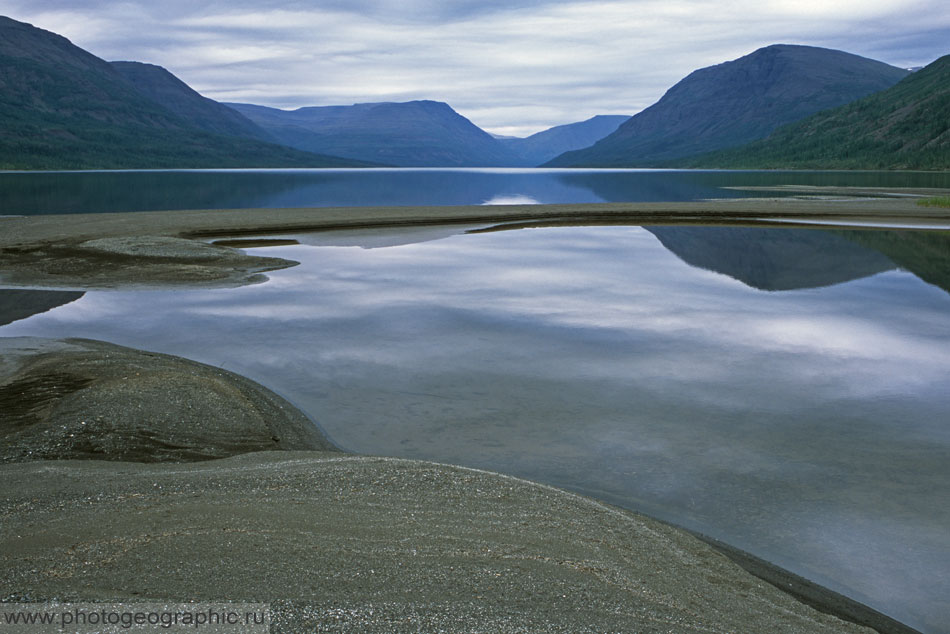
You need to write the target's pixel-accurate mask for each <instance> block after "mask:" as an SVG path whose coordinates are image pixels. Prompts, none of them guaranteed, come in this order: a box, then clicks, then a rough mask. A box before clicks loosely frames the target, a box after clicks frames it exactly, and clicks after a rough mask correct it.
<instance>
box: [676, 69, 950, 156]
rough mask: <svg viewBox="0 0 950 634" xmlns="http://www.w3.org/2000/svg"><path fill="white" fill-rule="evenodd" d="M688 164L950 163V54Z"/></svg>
mask: <svg viewBox="0 0 950 634" xmlns="http://www.w3.org/2000/svg"><path fill="white" fill-rule="evenodd" d="M675 164H676V165H678V166H682V167H722V168H763V169H768V168H802V169H809V168H815V169H950V55H946V56H944V57H941V58H940V59H938V60H937V61H935V62H933V63H932V64H930V65H929V66H926V67H925V68H923V69H921V70H919V71H917V72H916V73H913V74H912V75H910V76H908V77H907V78H906V79H904V80H903V81H901V82H900V83H898V84H896V85H895V86H893V87H891V88H889V89H887V90H885V91H883V92H879V93H876V94H873V95H871V96H869V97H865V98H864V99H861V100H858V101H855V102H853V103H850V104H848V105H846V106H842V107H840V108H835V109H833V110H826V111H823V112H820V113H818V114H815V115H813V116H811V117H809V118H807V119H804V120H802V121H799V122H797V123H793V124H790V125H787V126H785V127H782V128H780V129H778V130H776V131H775V132H774V133H773V134H772V135H771V136H769V137H768V138H766V139H763V140H761V141H756V142H753V143H750V144H748V145H744V146H742V147H738V148H734V149H730V150H725V151H721V152H716V153H710V154H704V155H701V156H696V157H692V158H689V159H686V160H682V161H679V162H676V163H675Z"/></svg>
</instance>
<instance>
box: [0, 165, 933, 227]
mask: <svg viewBox="0 0 950 634" xmlns="http://www.w3.org/2000/svg"><path fill="white" fill-rule="evenodd" d="M775 185H826V186H839V187H841V186H856V187H947V188H950V173H947V172H944V173H939V172H870V171H869V172H840V171H839V172H833V171H832V172H807V171H793V172H782V171H714V170H713V171H710V170H652V169H614V170H597V169H593V170H587V169H539V168H522V169H517V168H484V169H479V168H457V169H442V168H430V169H411V168H392V169H309V170H308V169H296V170H294V169H274V170H138V171H135V170H133V171H102V172H95V171H91V172H26V173H22V172H0V216H2V215H15V214H20V215H33V214H49V213H99V212H117V211H148V210H165V209H229V208H257V207H263V208H275V207H363V206H390V205H479V204H511V203H521V204H526V203H527V204H530V203H596V202H654V201H690V200H698V199H704V198H739V197H744V196H761V195H762V193H761V192H742V191H738V190H729V189H723V188H724V187H741V186H758V187H768V186H775ZM768 195H770V196H771V195H775V194H773V193H769V194H768Z"/></svg>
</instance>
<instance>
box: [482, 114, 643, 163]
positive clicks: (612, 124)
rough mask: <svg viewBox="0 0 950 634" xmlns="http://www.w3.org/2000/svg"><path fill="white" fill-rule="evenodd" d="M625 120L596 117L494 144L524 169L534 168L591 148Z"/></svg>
mask: <svg viewBox="0 0 950 634" xmlns="http://www.w3.org/2000/svg"><path fill="white" fill-rule="evenodd" d="M629 118H630V116H629V115H603V114H602V115H596V116H593V117H591V118H590V119H587V120H586V121H579V122H577V123H567V124H564V125H558V126H554V127H553V128H548V129H547V130H542V131H541V132H538V133H536V134H532V135H531V136H529V137H525V138H517V137H502V138H499V139H498V140H499V141H501V143H502V144H503V145H505V146H506V147H507V148H508V149H509V150H511V151H512V152H513V153H514V154H515V155H516V156H517V157H518V158H519V159H520V160H521V161H522V162H523V163H524V165H530V166H536V165H541V164H542V163H547V162H548V161H550V160H551V159H553V158H555V157H556V156H559V155H561V154H563V153H564V152H569V151H571V150H579V149H581V148H585V147H588V146H590V145H593V144H594V143H596V142H597V141H599V140H601V139H602V138H604V137H605V136H607V135H608V134H611V133H612V132H614V131H615V130H616V129H617V128H618V127H619V126H620V124H622V123H623V122H624V121H626V120H627V119H629ZM496 138H497V137H496Z"/></svg>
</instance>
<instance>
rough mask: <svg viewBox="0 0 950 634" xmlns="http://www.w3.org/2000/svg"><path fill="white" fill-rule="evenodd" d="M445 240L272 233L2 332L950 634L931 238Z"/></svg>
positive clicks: (714, 234) (449, 236) (700, 231)
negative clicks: (161, 286)
mask: <svg viewBox="0 0 950 634" xmlns="http://www.w3.org/2000/svg"><path fill="white" fill-rule="evenodd" d="M460 231H462V229H459V228H448V229H445V228H428V229H422V230H414V231H407V230H398V231H390V232H382V231H377V232H373V233H361V232H348V233H340V232H327V233H322V234H311V235H308V236H283V237H290V238H295V239H297V240H298V241H300V242H301V244H297V245H287V246H279V247H270V248H260V249H251V250H250V252H252V253H255V254H260V255H274V256H279V257H284V258H289V259H293V260H297V261H299V262H301V264H300V266H297V267H294V268H291V269H287V270H283V271H277V272H274V273H272V274H270V280H269V281H268V282H266V283H263V284H260V285H256V286H250V287H244V288H239V289H223V290H195V291H174V292H171V291H168V292H166V291H136V292H120V291H115V292H87V293H85V294H84V295H82V296H78V293H74V294H72V295H68V294H61V295H59V296H57V297H55V298H54V297H50V298H49V299H48V301H45V303H44V301H43V300H42V298H41V297H40V296H36V297H33V299H32V300H31V301H33V302H34V303H35V304H36V305H37V306H39V308H38V309H37V310H38V311H39V310H45V309H47V308H49V307H50V306H52V305H55V304H57V303H61V304H62V305H60V306H58V307H56V308H52V309H50V310H48V311H47V312H37V314H34V315H32V316H29V317H24V316H23V315H22V314H20V315H18V316H17V317H16V319H17V320H16V321H12V323H9V324H8V325H5V326H2V327H0V336H20V335H31V336H46V337H90V338H95V339H103V340H106V341H111V342H114V343H118V344H122V345H127V346H133V347H138V348H144V349H149V350H154V351H159V352H164V353H170V354H177V355H181V356H185V357H188V358H190V359H195V360H198V361H202V362H205V363H210V364H213V365H217V366H221V367H224V368H226V369H228V370H231V371H235V372H238V373H241V374H244V375H246V376H248V377H250V378H253V379H255V380H257V381H259V382H261V383H262V384H264V385H266V386H268V387H270V388H271V389H273V390H275V391H276V392H278V393H280V394H281V395H283V396H285V397H287V398H288V399H290V400H291V401H292V402H294V403H295V404H296V405H298V406H299V407H301V408H302V409H303V410H304V411H306V412H307V413H308V414H309V415H310V416H311V417H312V418H313V419H314V420H315V421H316V422H317V424H319V425H320V427H321V428H322V429H323V430H324V431H325V432H326V433H327V434H328V436H329V437H330V438H331V439H332V440H333V441H334V442H336V443H337V444H339V445H340V446H341V447H343V448H345V449H348V450H352V451H356V452H360V453H367V454H383V455H392V456H402V457H411V458H424V459H429V460H436V461H441V462H450V463H457V464H463V465H468V466H473V467H481V468H486V469H492V470H497V471H502V472H505V473H510V474H515V475H518V476H523V477H527V478H531V479H534V480H539V481H543V482H547V483H550V484H554V485H558V486H562V487H565V488H568V489H572V490H575V491H581V492H584V493H587V494H590V495H593V496H596V497H599V498H601V499H604V500H607V501H609V502H612V503H615V504H618V505H621V506H625V507H628V508H632V509H635V510H640V511H643V512H646V513H648V514H651V515H654V516H656V517H659V518H662V519H665V520H668V521H671V522H674V523H676V524H679V525H682V526H685V527H688V528H691V529H694V530H698V531H701V532H703V533H706V534H708V535H710V536H713V537H715V538H718V539H721V540H723V541H725V542H727V543H730V544H732V545H735V546H737V547H739V548H742V549H745V550H748V551H750V552H752V553H753V554H756V555H758V556H760V557H763V558H765V559H767V560H769V561H772V562H774V563H776V564H778V565H780V566H783V567H785V568H787V569H789V570H792V571H794V572H797V573H799V574H801V575H803V576H805V577H807V578H809V579H812V580H814V581H816V582H818V583H821V584H824V585H826V586H828V587H830V588H832V589H834V590H837V591H839V592H842V593H844V594H846V595H848V596H850V597H853V598H855V599H857V600H859V601H862V602H865V603H867V604H869V605H871V606H872V607H874V608H876V609H878V610H880V611H882V612H884V613H886V614H889V615H890V616H892V617H894V618H896V619H898V620H901V621H903V622H905V623H907V624H909V625H911V626H913V627H916V628H919V629H922V630H924V631H927V632H940V631H947V630H946V628H947V625H946V624H947V623H950V607H948V604H947V602H946V597H947V596H950V504H948V502H950V499H948V491H950V420H948V418H950V417H948V412H950V390H948V389H947V387H948V384H950V294H948V289H950V267H948V266H947V263H948V262H950V237H948V236H947V234H946V233H944V232H925V231H913V232H911V231H906V232H895V231H857V230H848V231H843V230H822V229H814V230H803V229H789V228H774V229H773V228H751V227H745V228H743V227H684V226H679V227H645V228H644V227H616V226H614V227H559V228H532V229H522V230H518V231H491V232H474V233H459V232H460ZM304 242H306V243H304ZM4 292H5V291H0V307H2V306H3V305H4V304H3V293H4ZM17 292H20V293H22V292H23V291H17ZM63 302H66V303H63ZM0 317H2V315H0ZM6 321H9V319H7V320H6ZM3 322H4V320H3V319H0V323H3Z"/></svg>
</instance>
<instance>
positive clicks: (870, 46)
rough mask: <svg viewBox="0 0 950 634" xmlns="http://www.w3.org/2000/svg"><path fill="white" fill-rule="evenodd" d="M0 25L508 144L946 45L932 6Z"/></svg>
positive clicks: (612, 5) (130, 18)
mask: <svg viewBox="0 0 950 634" xmlns="http://www.w3.org/2000/svg"><path fill="white" fill-rule="evenodd" d="M0 13H2V14H4V15H9V16H10V17H13V18H14V19H18V20H23V21H27V22H31V23H33V24H35V25H36V26H39V27H42V28H46V29H49V30H51V31H55V32H57V33H60V34H62V35H65V36H66V37H69V38H70V39H71V40H72V41H73V42H74V43H75V44H77V45H79V46H81V47H83V48H85V49H87V50H89V51H90V52H92V53H94V54H96V55H99V56H100V57H104V58H106V59H133V60H138V61H147V62H152V63H156V64H160V65H162V66H165V67H166V68H168V69H169V70H171V71H172V72H174V73H175V74H176V75H178V76H179V77H181V78H182V79H183V80H185V81H186V82H188V83H189V84H190V85H191V86H193V87H194V88H195V89H197V90H198V91H199V92H202V93H203V94H205V95H207V96H209V97H211V98H214V99H218V100H222V101H245V102H251V103H259V104H263V105H270V106H276V107H283V108H295V107H300V106H305V105H330V104H347V103H355V102H361V101H399V100H408V99H423V98H427V99H437V100H441V101H447V102H448V103H450V104H451V105H452V106H453V107H454V108H455V109H456V110H458V111H459V112H461V113H462V114H463V115H465V116H467V117H468V118H470V119H472V120H473V121H474V122H475V123H476V124H478V125H480V126H482V127H484V128H486V129H488V130H490V131H493V132H498V133H507V134H529V133H531V132H534V131H537V130H540V129H543V128H546V127H549V126H552V125H557V124H561V123H568V122H571V121H578V120H581V119H585V118H588V117H590V116H592V115H594V114H633V113H635V112H637V111H639V110H641V109H643V108H645V107H647V106H649V105H650V104H651V103H653V102H655V101H656V100H657V99H658V98H659V97H660V96H661V95H662V94H663V92H665V90H666V89H667V88H669V87H670V86H671V85H673V84H674V83H675V82H677V81H678V80H680V79H681V78H682V77H684V76H685V75H686V74H688V73H689V72H690V71H692V70H695V69H696V68H700V67H703V66H708V65H710V64H716V63H720V62H723V61H726V60H730V59H735V58H736V57H739V56H741V55H744V54H746V53H749V52H751V51H752V50H754V49H756V48H758V47H761V46H765V45H768V44H774V43H778V42H783V43H799V44H811V45H815V46H825V47H829V48H837V49H841V50H846V51H849V52H853V53H857V54H859V55H864V56H867V57H871V58H874V59H880V60H882V61H886V62H888V63H892V64H895V65H899V66H916V65H922V64H926V63H929V62H930V61H932V60H933V59H935V58H937V57H939V56H940V55H943V54H946V53H947V52H948V51H947V50H946V42H948V41H950V14H948V13H947V12H946V10H945V7H944V6H943V2H942V0H917V1H913V2H906V1H900V2H899V1H897V0H860V1H859V0H842V1H840V2H836V3H827V2H820V1H818V0H794V1H793V0H779V1H775V2H770V3H767V4H764V5H763V4H762V3H760V2H755V1H754V0H735V1H733V2H730V3H723V2H717V1H712V0H637V1H635V2H631V1H629V0H627V1H624V0H603V1H597V2H579V1H576V0H540V1H534V2H525V1H523V2H514V3H513V2H502V1H501V0H488V1H482V0H462V1H459V2H436V1H433V0H399V1H398V2H397V1H395V0H345V1H344V0H325V1H322V2H302V1H295V0H272V1H270V2H253V3H251V2H245V1H237V2H204V3H195V2H185V1H183V0H167V1H166V2H162V3H146V2H144V1H143V0H130V1H129V2H124V3H109V2H104V1H102V0H73V1H67V0H47V1H44V2H43V3H42V5H39V4H38V3H36V2H33V1H32V0H29V1H27V0H0Z"/></svg>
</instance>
